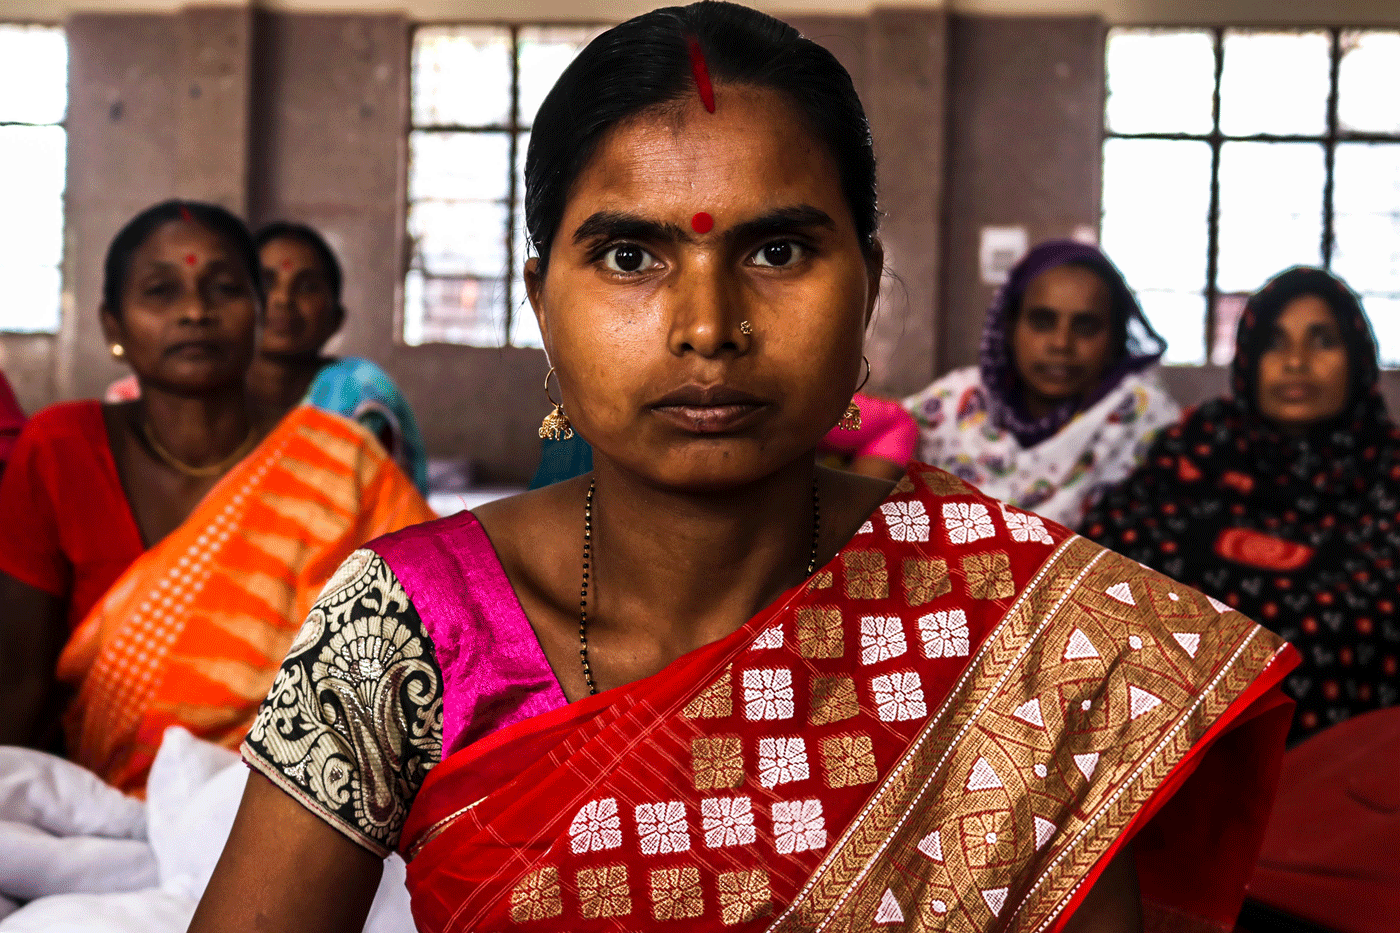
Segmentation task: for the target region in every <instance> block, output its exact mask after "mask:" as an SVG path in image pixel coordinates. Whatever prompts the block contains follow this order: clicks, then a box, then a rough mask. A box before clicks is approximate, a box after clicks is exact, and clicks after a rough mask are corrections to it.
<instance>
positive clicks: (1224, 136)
mask: <svg viewBox="0 0 1400 933" xmlns="http://www.w3.org/2000/svg"><path fill="white" fill-rule="evenodd" d="M1115 29H1119V30H1123V31H1133V32H1148V31H1154V30H1160V31H1163V32H1167V31H1171V32H1196V33H1201V32H1208V33H1209V34H1210V36H1211V45H1212V52H1213V55H1214V59H1215V74H1214V86H1213V88H1212V91H1211V130H1210V132H1209V133H1204V134H1202V133H1180V132H1171V133H1168V132H1161V133H1158V132H1148V133H1125V132H1117V131H1115V130H1113V129H1112V127H1110V126H1109V120H1108V108H1107V106H1106V103H1107V99H1108V90H1109V88H1108V74H1107V70H1106V69H1105V75H1104V77H1105V81H1104V91H1105V97H1104V100H1105V107H1104V120H1103V139H1102V141H1101V143H1100V148H1099V151H1100V153H1102V152H1103V150H1104V145H1105V144H1106V143H1107V142H1108V141H1109V140H1111V139H1133V140H1161V141H1168V142H1197V143H1206V144H1207V145H1209V146H1210V151H1211V169H1210V206H1209V211H1208V214H1207V228H1206V282H1205V289H1204V292H1203V293H1202V294H1203V297H1204V298H1205V301H1206V308H1205V316H1204V319H1203V324H1202V326H1203V327H1204V328H1205V359H1204V360H1203V361H1198V362H1195V363H1173V364H1169V365H1172V366H1179V367H1191V366H1213V365H1217V364H1215V363H1213V362H1212V361H1213V360H1214V358H1215V355H1216V338H1217V330H1218V327H1217V320H1216V316H1217V311H1218V304H1219V301H1220V298H1221V294H1222V292H1221V290H1220V288H1219V286H1218V284H1217V279H1218V277H1219V276H1218V273H1219V264H1220V154H1221V150H1222V148H1223V147H1224V144H1225V143H1227V142H1228V143H1234V142H1261V143H1313V144H1318V145H1321V146H1322V147H1323V166H1324V171H1325V176H1324V179H1323V189H1322V251H1321V255H1322V267H1323V268H1324V269H1327V270H1328V271H1331V268H1332V254H1333V250H1334V247H1335V243H1334V239H1335V237H1334V224H1335V217H1336V211H1335V206H1334V203H1333V197H1334V193H1335V190H1334V189H1335V170H1336V157H1337V147H1338V145H1340V144H1341V143H1369V144H1382V145H1396V146H1400V132H1395V133H1376V132H1359V131H1354V130H1343V129H1341V128H1340V126H1339V123H1338V109H1339V103H1340V102H1339V93H1340V75H1341V64H1342V36H1343V34H1344V33H1351V32H1383V33H1392V32H1397V31H1400V26H1339V25H1329V26H1324V25H1303V24H1288V25H1242V24H1231V25H1213V26H1205V25H1200V24H1190V23H1173V24H1167V23H1163V24H1136V23H1134V24H1131V25H1128V24H1122V25H1111V26H1110V27H1109V28H1108V30H1107V31H1106V32H1105V41H1104V60H1105V62H1107V59H1108V45H1109V41H1110V40H1111V38H1112V32H1113V31H1114V30H1115ZM1227 32H1236V33H1241V32H1243V33H1248V32H1265V33H1273V34H1289V33H1291V34H1303V33H1310V32H1313V33H1315V32H1325V33H1326V34H1327V37H1328V88H1327V119H1326V128H1325V131H1324V132H1323V133H1322V134H1321V135H1314V134H1290V133H1255V134H1250V135H1232V134H1228V133H1223V132H1222V131H1221V129H1220V108H1221V94H1220V85H1221V79H1222V78H1223V76H1224V73H1225V35H1226V33H1227ZM1101 158H1102V156H1101ZM1102 215H1103V208H1102V207H1101V208H1100V216H1101V217H1102ZM1224 294H1233V292H1225V293H1224Z"/></svg>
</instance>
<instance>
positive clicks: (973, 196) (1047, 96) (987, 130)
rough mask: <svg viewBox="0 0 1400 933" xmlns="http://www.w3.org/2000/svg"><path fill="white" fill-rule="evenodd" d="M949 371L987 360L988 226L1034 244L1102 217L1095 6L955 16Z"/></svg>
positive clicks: (947, 230) (947, 255)
mask: <svg viewBox="0 0 1400 933" xmlns="http://www.w3.org/2000/svg"><path fill="white" fill-rule="evenodd" d="M949 45H950V48H951V58H950V64H949V81H948V94H949V105H950V110H949V120H948V166H947V192H948V199H947V206H946V216H947V224H946V226H945V227H944V244H945V245H944V254H943V255H944V259H945V261H944V270H945V281H946V284H945V286H944V288H943V290H942V298H943V301H942V306H941V308H940V309H939V318H940V319H941V320H942V322H943V333H942V341H941V347H940V350H939V355H938V358H939V362H940V364H941V365H940V370H939V371H940V372H943V371H946V370H948V369H952V368H954V367H958V366H967V365H971V364H974V363H976V362H977V357H978V349H979V347H980V345H981V339H982V324H983V322H984V321H985V320H986V311H987V306H988V305H989V304H990V303H991V300H992V296H993V293H994V291H995V287H994V286H992V285H988V284H986V283H984V282H983V281H982V278H981V270H980V265H979V261H978V250H979V245H980V240H981V230H982V228H983V227H984V226H1023V227H1025V228H1026V232H1027V234H1028V238H1029V241H1030V243H1031V244H1032V245H1034V244H1035V243H1036V242H1038V241H1040V240H1045V239H1049V238H1052V237H1068V236H1070V235H1071V234H1072V233H1074V232H1075V230H1076V228H1080V227H1087V228H1088V229H1089V230H1091V231H1097V230H1098V227H1099V199H1100V190H1099V189H1100V181H1099V178H1100V168H1101V161H1102V156H1101V152H1102V145H1103V143H1102V140H1103V100H1104V26H1103V23H1102V22H1101V21H1100V20H1099V19H1098V18H1097V17H1092V16H1065V17H1044V16H1042V17H990V16H954V17H953V18H952V21H951V26H950V30H949Z"/></svg>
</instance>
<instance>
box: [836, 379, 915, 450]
mask: <svg viewBox="0 0 1400 933" xmlns="http://www.w3.org/2000/svg"><path fill="white" fill-rule="evenodd" d="M855 402H856V404H857V405H859V406H860V422H861V424H860V430H858V431H844V430H842V429H841V428H839V427H837V428H832V429H831V432H830V433H828V434H827V436H826V437H824V438H822V443H821V445H820V449H821V450H822V451H824V452H826V453H840V454H846V455H847V456H851V457H879V458H880V459H881V460H888V461H889V462H891V463H894V464H896V465H898V466H904V465H905V464H906V463H908V462H909V461H910V460H912V459H913V458H914V451H915V449H916V448H917V447H918V445H919V426H918V424H916V423H915V422H914V416H913V415H911V414H909V412H907V411H905V410H904V407H903V406H902V405H900V404H899V402H896V401H894V400H893V399H884V398H874V397H873V396H869V395H861V394H859V393H857V395H856V397H855Z"/></svg>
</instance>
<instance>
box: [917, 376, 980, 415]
mask: <svg viewBox="0 0 1400 933" xmlns="http://www.w3.org/2000/svg"><path fill="white" fill-rule="evenodd" d="M981 384H982V372H981V370H980V369H978V368H977V367H976V366H963V367H961V368H959V369H954V370H950V371H949V372H946V373H944V374H943V375H941V376H939V377H938V378H937V379H935V380H933V381H932V382H930V383H929V384H928V385H926V386H924V387H923V388H922V389H920V390H919V391H918V392H915V393H914V394H913V395H911V396H909V397H908V398H906V399H905V400H904V406H905V407H906V408H911V409H912V408H913V407H914V406H915V405H917V404H918V403H920V402H924V401H928V400H930V399H935V398H938V397H940V396H949V395H952V394H955V393H957V392H962V391H964V390H966V389H969V388H971V387H973V386H980V385H981Z"/></svg>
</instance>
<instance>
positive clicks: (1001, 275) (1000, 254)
mask: <svg viewBox="0 0 1400 933" xmlns="http://www.w3.org/2000/svg"><path fill="white" fill-rule="evenodd" d="M1029 248H1030V240H1029V237H1028V235H1027V234H1026V228H1025V227H1019V226H1018V227H983V228H982V245H981V248H980V249H979V250H978V260H979V262H978V265H979V266H980V267H981V270H982V284H984V285H1001V284H1003V283H1004V282H1005V281H1006V278H1007V276H1008V275H1009V274H1010V272H1011V267H1012V266H1014V265H1016V262H1017V261H1018V260H1019V259H1020V258H1021V257H1022V256H1024V255H1026V250H1027V249H1029Z"/></svg>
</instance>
